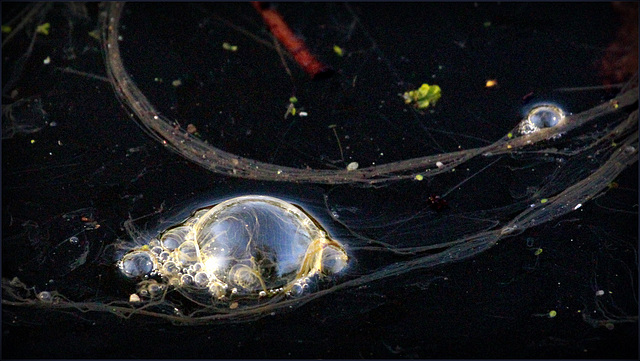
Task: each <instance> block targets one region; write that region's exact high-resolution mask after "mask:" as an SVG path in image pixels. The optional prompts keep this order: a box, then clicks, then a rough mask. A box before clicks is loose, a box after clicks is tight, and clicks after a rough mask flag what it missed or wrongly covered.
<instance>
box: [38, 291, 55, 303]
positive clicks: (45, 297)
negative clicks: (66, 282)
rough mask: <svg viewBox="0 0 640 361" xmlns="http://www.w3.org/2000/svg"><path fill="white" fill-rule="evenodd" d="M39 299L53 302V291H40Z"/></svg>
mask: <svg viewBox="0 0 640 361" xmlns="http://www.w3.org/2000/svg"><path fill="white" fill-rule="evenodd" d="M38 299H39V300H40V301H42V302H51V301H52V300H53V297H52V296H51V292H48V291H42V292H40V293H38Z"/></svg>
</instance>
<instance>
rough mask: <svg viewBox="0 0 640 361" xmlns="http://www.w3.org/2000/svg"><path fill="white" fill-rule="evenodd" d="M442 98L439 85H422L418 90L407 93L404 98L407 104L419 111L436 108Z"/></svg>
mask: <svg viewBox="0 0 640 361" xmlns="http://www.w3.org/2000/svg"><path fill="white" fill-rule="evenodd" d="M441 96H442V91H441V89H440V87H439V86H438V85H429V84H427V83H424V84H422V86H420V88H419V89H417V90H410V91H408V92H405V93H404V94H403V95H402V97H403V98H404V103H405V104H411V103H414V104H413V105H414V106H415V107H416V108H418V109H426V108H428V107H429V106H432V105H433V106H435V105H436V102H437V101H438V100H439V99H440V97H441Z"/></svg>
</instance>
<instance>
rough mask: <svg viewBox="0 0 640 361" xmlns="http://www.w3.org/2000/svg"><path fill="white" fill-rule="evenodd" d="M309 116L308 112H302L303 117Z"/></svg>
mask: <svg viewBox="0 0 640 361" xmlns="http://www.w3.org/2000/svg"><path fill="white" fill-rule="evenodd" d="M307 115H309V114H308V113H307V112H300V116H301V117H306V116H307Z"/></svg>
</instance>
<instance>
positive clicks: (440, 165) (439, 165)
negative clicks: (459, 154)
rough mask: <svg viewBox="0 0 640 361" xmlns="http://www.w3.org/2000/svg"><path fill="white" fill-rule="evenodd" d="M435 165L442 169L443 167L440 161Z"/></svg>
mask: <svg viewBox="0 0 640 361" xmlns="http://www.w3.org/2000/svg"><path fill="white" fill-rule="evenodd" d="M436 167H438V168H440V169H442V168H443V167H444V164H442V162H436Z"/></svg>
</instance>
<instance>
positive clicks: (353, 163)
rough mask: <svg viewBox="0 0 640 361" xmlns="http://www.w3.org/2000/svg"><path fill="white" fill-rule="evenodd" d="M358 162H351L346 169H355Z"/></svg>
mask: <svg viewBox="0 0 640 361" xmlns="http://www.w3.org/2000/svg"><path fill="white" fill-rule="evenodd" d="M358 166H359V165H358V162H351V163H349V165H347V170H356V169H358Z"/></svg>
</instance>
